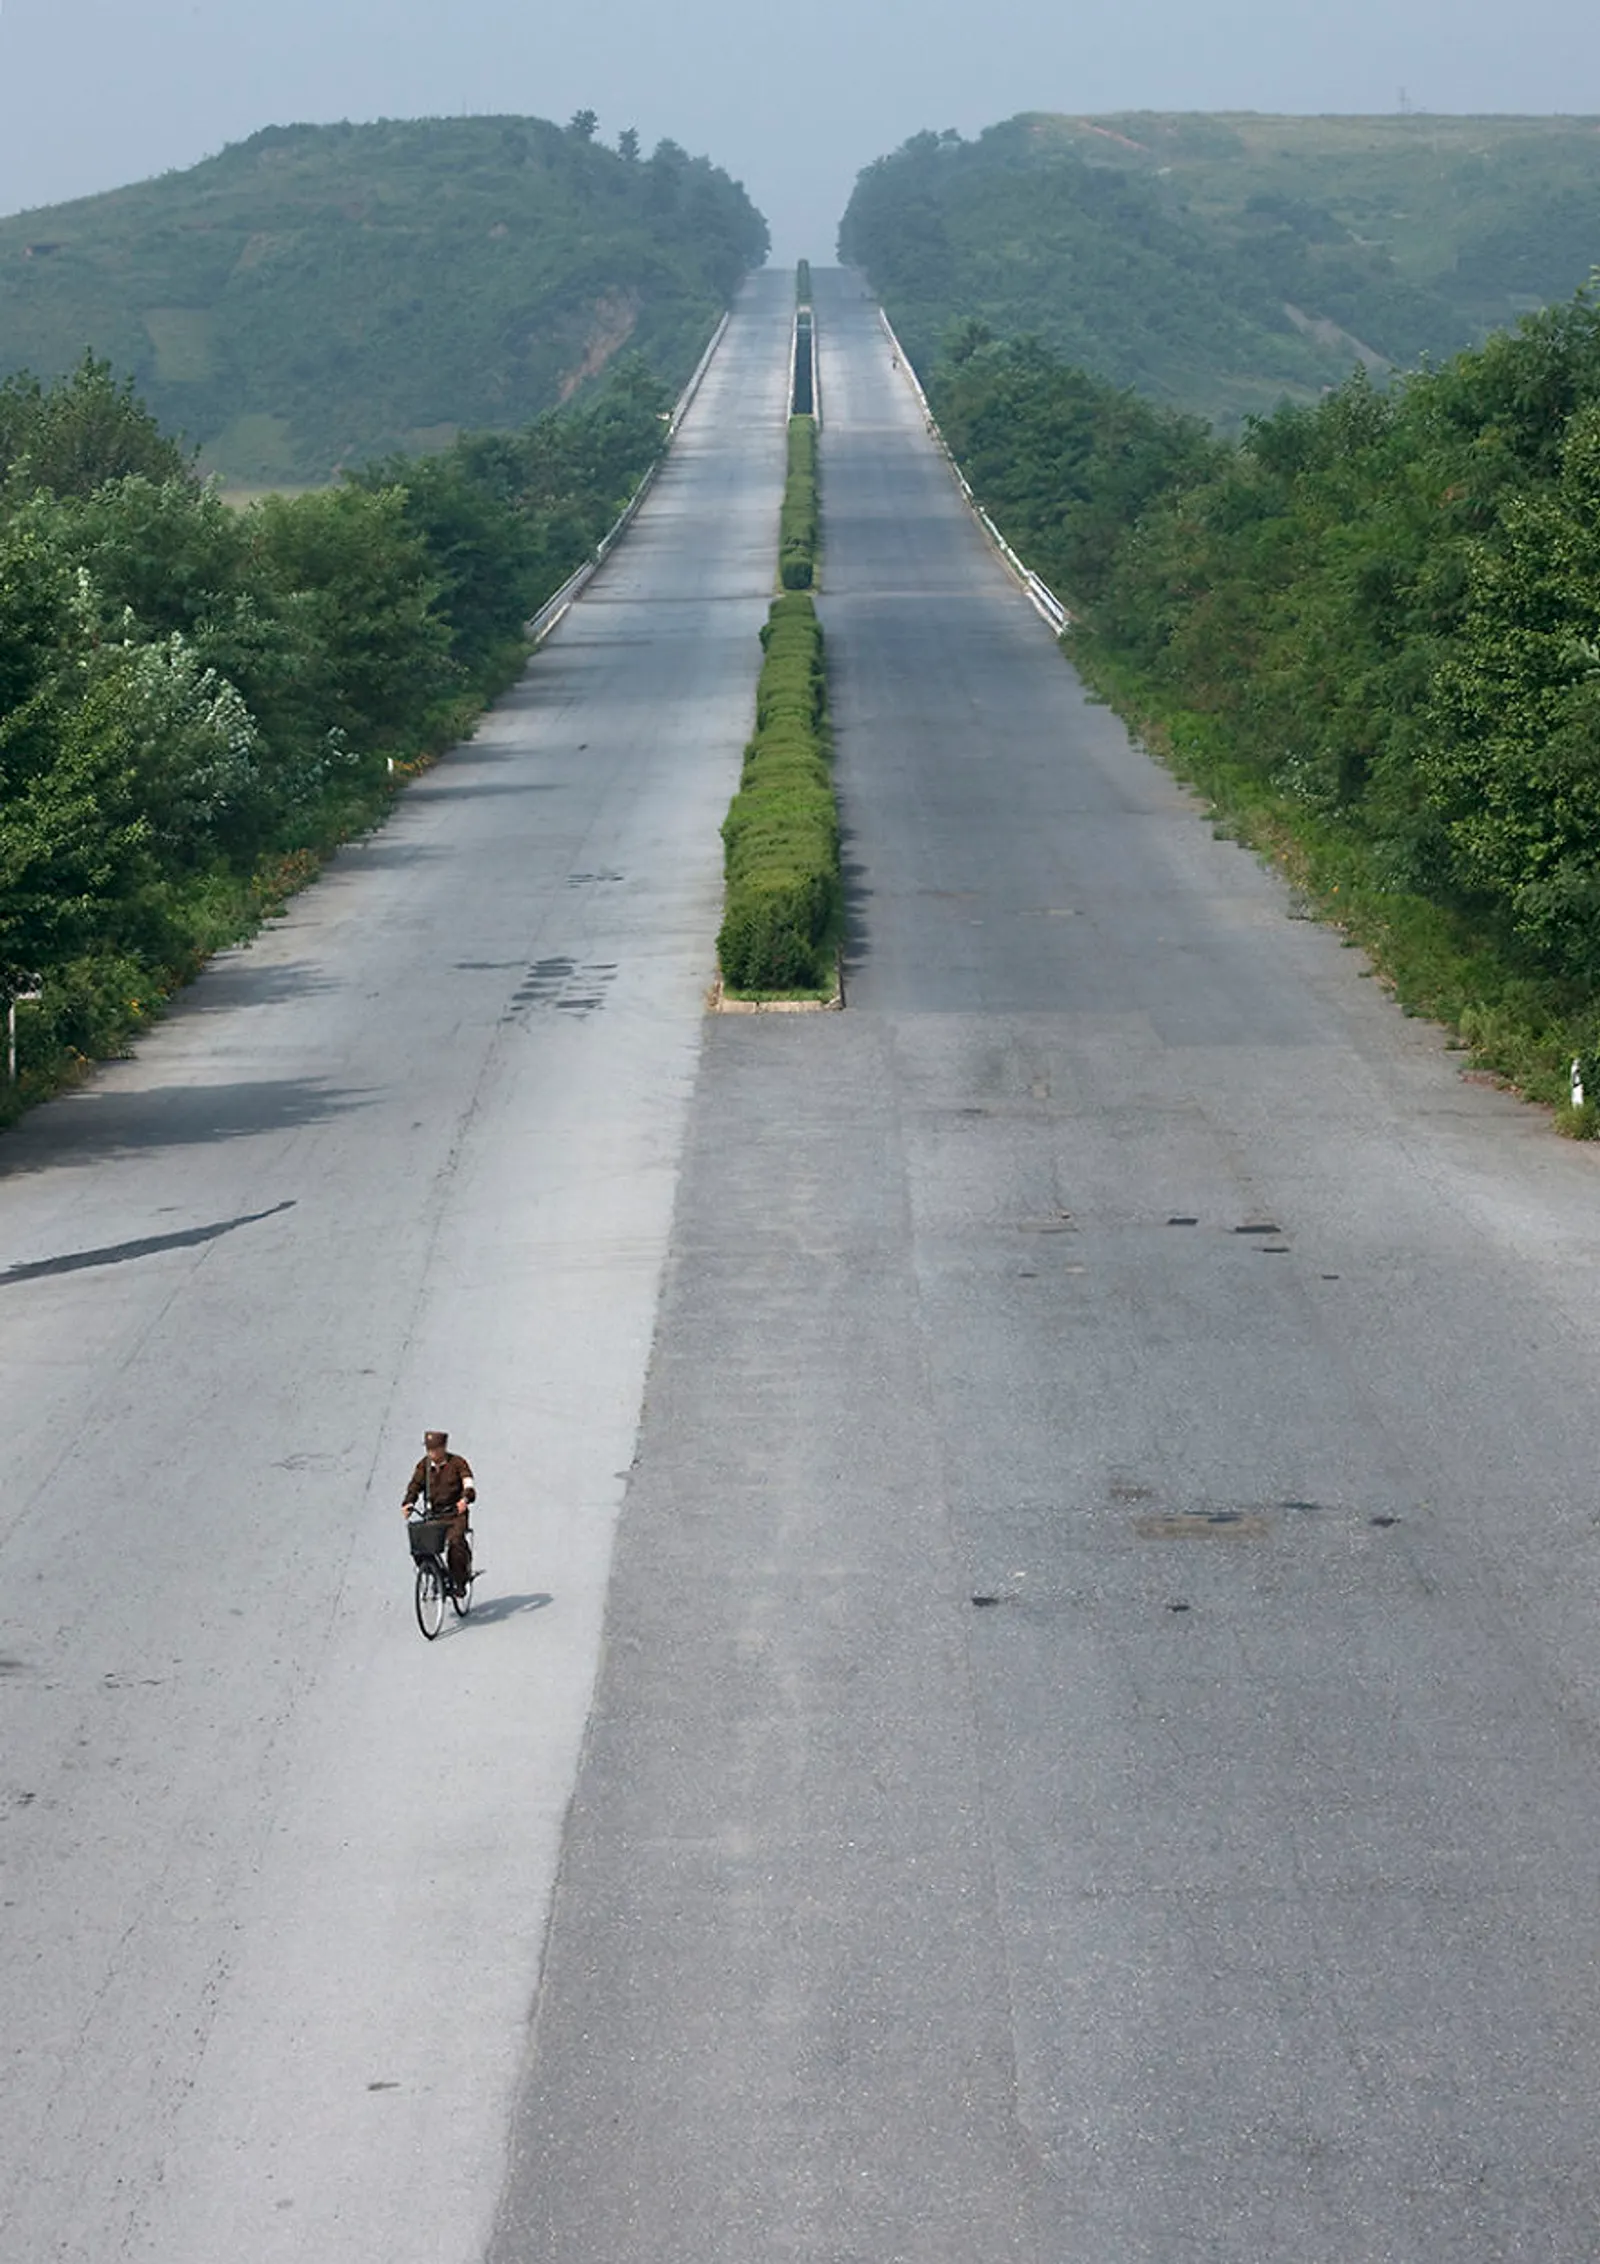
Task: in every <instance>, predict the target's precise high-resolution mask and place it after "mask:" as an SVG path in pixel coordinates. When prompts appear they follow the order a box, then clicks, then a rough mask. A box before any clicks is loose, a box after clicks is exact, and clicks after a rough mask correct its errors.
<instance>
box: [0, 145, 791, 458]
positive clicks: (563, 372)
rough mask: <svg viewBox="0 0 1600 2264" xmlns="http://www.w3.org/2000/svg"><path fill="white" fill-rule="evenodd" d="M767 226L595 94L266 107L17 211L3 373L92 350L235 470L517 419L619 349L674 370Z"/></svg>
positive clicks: (694, 164) (553, 403)
mask: <svg viewBox="0 0 1600 2264" xmlns="http://www.w3.org/2000/svg"><path fill="white" fill-rule="evenodd" d="M766 251H767V230H766V224H765V222H764V221H763V220H762V218H761V216H760V214H759V213H758V212H757V211H756V210H755V208H754V207H753V206H752V205H751V203H750V201H749V199H748V198H747V197H746V195H745V193H744V191H743V189H742V188H741V187H740V186H739V184H738V183H737V182H735V181H732V180H730V179H729V178H728V176H727V175H726V174H725V173H723V172H722V171H720V170H719V169H718V168H717V167H715V166H713V165H711V164H710V163H708V162H707V161H706V160H705V159H704V158H692V157H690V156H688V155H687V154H686V152H685V151H683V150H682V149H680V148H679V147H678V146H677V145H676V144H675V143H673V142H670V141H664V142H662V143H660V144H659V145H658V147H657V148H656V149H655V151H654V152H653V154H651V155H650V156H648V157H646V156H643V155H641V153H640V149H639V139H638V136H637V134H634V133H630V132H624V133H623V134H622V135H621V136H619V137H618V144H617V147H616V148H615V149H609V148H607V147H605V146H604V145H603V144H602V142H601V141H600V140H599V138H598V136H597V133H596V121H595V118H594V116H593V113H592V112H588V111H584V112H580V113H579V114H578V116H577V117H575V118H574V119H573V120H572V122H571V124H570V125H568V126H566V127H560V126H556V125H552V124H550V123H549V122H548V121H546V120H543V119H538V118H516V117H506V118H435V119H420V120H411V121H403V120H388V121H385V122H382V123H379V124H375V125H363V126H352V125H333V126H283V127H270V128H268V129H267V130H266V131H264V132H262V133H259V134H256V135H254V136H252V137H251V139H250V140H249V141H246V142H243V143H240V144H238V145H237V146H236V147H233V148H230V149H225V150H224V151H223V152H222V153H221V155H220V156H218V157H214V158H209V159H207V160H206V162H205V163H204V164H201V165H197V166H194V167H192V168H191V169H189V170H188V171H186V172H181V173H168V174H163V175H162V176H161V177H160V179H158V180H153V181H145V182H141V183H139V184H137V185H136V186H133V187H130V188H125V189H119V190H116V191H113V192H112V193H110V194H108V195H105V196H96V197H86V198H83V199H81V200H80V201H78V202H76V203H73V204H67V205H59V206H56V207H53V208H49V209H44V210H39V211H34V212H28V213H24V214H22V215H20V216H18V217H16V218H13V219H7V220H3V221H0V376H3V375H4V374H6V373H7V372H8V371H16V370H18V369H21V368H27V369H31V370H34V371H36V372H38V373H39V374H40V375H41V376H43V377H45V378H46V379H52V378H56V377H60V376H64V375H66V374H67V373H68V372H69V371H70V370H71V369H73V368H74V367H76V365H77V364H78V362H79V361H80V360H81V359H82V357H83V355H84V352H85V350H86V349H88V350H92V351H93V352H94V353H95V354H97V355H99V356H101V357H103V358H105V359H107V360H109V361H110V362H111V363H112V364H113V366H114V367H115V368H117V369H118V370H119V371H125V372H127V373H128V374H129V375H131V376H132V378H133V379H134V381H135V383H136V385H137V387H138V389H139V392H140V395H141V398H142V399H144V400H145V401H146V402H147V404H148V405H149V407H150V408H151V410H152V413H153V414H154V415H155V416H156V417H157V418H158V419H159V421H160V422H161V423H162V424H163V425H165V426H167V427H168V428H170V429H172V430H174V431H177V432H180V433H182V434H183V435H185V436H186V438H187V439H188V440H189V441H190V442H191V443H193V444H198V445H200V446H201V448H202V457H201V462H202V468H204V469H206V470H215V471H218V472H220V473H221V474H222V476H223V477H224V478H225V479H227V480H228V481H230V482H231V483H233V484H236V485H242V486H252V487H264V486H275V487H283V486H289V485H295V484H302V485H303V484H315V483H317V482H320V481H324V480H326V479H327V478H328V477H330V476H331V475H332V474H333V473H335V472H336V471H338V470H340V469H342V468H344V467H347V466H355V465H359V464H360V463H362V462H363V461H365V460H366V459H368V458H370V457H372V456H375V455H385V454H388V453H391V452H393V451H394V450H396V449H405V450H408V451H412V452H416V451H421V450H426V449H431V448H435V447H437V446H439V445H441V444H443V443H446V442H448V441H449V440H450V439H451V438H453V437H454V436H455V434H456V433H457V432H458V431H461V430H487V429H501V430H509V429H516V428H520V427H521V426H522V425H524V424H526V423H527V422H528V421H529V420H530V419H532V418H533V417H535V416H538V415H540V414H541V413H543V412H544V411H546V410H549V409H552V408H555V407H557V406H559V405H560V404H561V403H563V402H564V401H566V400H567V399H568V398H569V397H571V396H572V395H573V394H574V393H576V392H577V391H578V390H579V389H580V388H581V387H583V386H584V385H586V384H589V383H591V382H592V381H593V380H594V379H595V378H596V376H597V375H598V374H599V373H600V372H601V371H603V370H604V369H605V368H606V367H607V365H608V364H609V363H610V362H611V361H612V360H613V359H615V358H616V357H617V356H618V355H619V354H621V353H624V352H629V351H633V352H638V353H641V354H642V355H643V356H644V358H645V360H646V362H647V363H648V364H649V366H650V367H651V369H653V370H654V371H655V372H656V373H657V374H658V375H659V376H660V377H662V378H663V379H664V381H665V382H666V383H667V384H668V385H669V386H670V387H671V388H672V389H673V391H676V390H677V389H678V387H679V386H680V385H681V384H682V383H683V382H684V380H685V379H686V378H687V377H688V374H689V372H690V370H691V368H692V367H693V365H694V361H695V357H696V355H697V354H698V353H699V351H700V349H701V347H702V346H703V345H704V343H705V340H706V338H707V336H708V335H709V333H710V330H711V328H712V325H713V323H714V322H715V321H716V318H717V316H718V315H719V314H720V312H721V311H722V309H723V308H724V307H725V306H726V305H727V303H728V301H729V299H730V298H731V297H732V295H733V293H734V291H735V289H736V288H737V286H738V284H739V282H740V280H741V279H742V277H743V276H744V275H745V274H746V272H747V271H748V270H749V269H750V268H752V267H755V266H759V264H760V263H761V261H762V260H763V259H764V258H765V256H766Z"/></svg>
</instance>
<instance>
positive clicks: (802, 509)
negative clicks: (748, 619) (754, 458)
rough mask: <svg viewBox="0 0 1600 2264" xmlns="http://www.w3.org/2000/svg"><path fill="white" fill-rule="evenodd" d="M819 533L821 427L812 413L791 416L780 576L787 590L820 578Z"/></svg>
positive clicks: (781, 517) (780, 530)
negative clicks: (818, 469)
mask: <svg viewBox="0 0 1600 2264" xmlns="http://www.w3.org/2000/svg"><path fill="white" fill-rule="evenodd" d="M818 535H819V525H818V507H817V428H816V425H815V423H814V422H813V420H812V419H811V418H810V417H791V418H790V419H789V477H788V481H787V484H786V485H785V487H784V491H783V506H782V509H781V511H780V513H779V516H778V579H779V581H780V582H782V584H783V586H784V588H785V589H786V590H808V589H810V588H811V586H812V584H813V582H814V581H815V580H816V571H817V544H818Z"/></svg>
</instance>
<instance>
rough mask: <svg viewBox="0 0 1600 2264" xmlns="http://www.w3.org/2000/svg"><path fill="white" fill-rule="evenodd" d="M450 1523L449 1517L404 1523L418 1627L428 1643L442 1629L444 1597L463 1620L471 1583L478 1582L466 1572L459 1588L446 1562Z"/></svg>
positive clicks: (420, 1519)
mask: <svg viewBox="0 0 1600 2264" xmlns="http://www.w3.org/2000/svg"><path fill="white" fill-rule="evenodd" d="M452 1523H453V1520H452V1519H451V1518H448V1517H418V1516H415V1515H413V1516H411V1517H408V1518H407V1519H406V1539H407V1540H408V1541H409V1542H410V1543H411V1557H412V1561H413V1563H414V1564H415V1565H416V1568H417V1589H416V1604H417V1625H418V1626H419V1627H420V1628H421V1630H422V1632H423V1634H424V1635H425V1636H426V1637H427V1638H428V1641H429V1642H430V1643H431V1642H432V1641H433V1639H434V1637H435V1636H436V1635H437V1634H438V1632H439V1630H440V1628H441V1627H443V1625H444V1607H445V1599H446V1597H448V1598H449V1600H450V1608H451V1610H452V1611H453V1612H454V1613H455V1615H456V1617H457V1619H465V1618H466V1616H467V1614H468V1612H469V1611H471V1609H472V1583H473V1581H474V1580H475V1579H476V1578H477V1575H476V1573H473V1572H469V1573H468V1574H467V1577H466V1580H465V1581H464V1583H463V1584H462V1585H461V1586H460V1587H459V1588H458V1587H457V1586H456V1584H455V1582H454V1581H453V1580H452V1579H451V1577H450V1567H449V1566H448V1564H447V1563H446V1562H445V1554H444V1543H445V1535H446V1534H447V1533H448V1532H449V1530H450V1527H451V1524H452ZM469 1530H470V1529H469Z"/></svg>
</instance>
